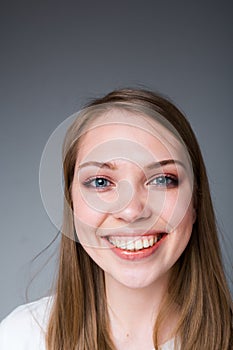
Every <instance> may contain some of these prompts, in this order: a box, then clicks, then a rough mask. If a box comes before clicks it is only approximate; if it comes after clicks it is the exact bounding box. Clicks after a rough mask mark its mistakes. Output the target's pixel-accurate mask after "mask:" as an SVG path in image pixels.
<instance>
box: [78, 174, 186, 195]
mask: <svg viewBox="0 0 233 350" xmlns="http://www.w3.org/2000/svg"><path fill="white" fill-rule="evenodd" d="M97 180H102V181H105V184H106V182H107V183H109V185H106V186H103V185H102V186H103V187H101V186H100V187H98V186H93V185H92V183H93V182H94V181H97ZM156 180H157V181H158V180H160V181H161V180H162V181H163V183H162V182H160V183H157V184H155V185H154V186H156V187H157V188H158V187H159V188H166V189H170V188H176V187H178V185H179V181H178V178H177V177H176V176H174V175H170V174H169V175H168V174H162V175H157V176H155V177H154V178H152V179H151V180H150V181H148V182H147V185H152V186H153V181H156ZM164 181H166V183H164ZM83 185H84V186H86V187H88V188H93V189H96V190H97V191H103V190H106V189H109V188H111V187H114V184H113V182H112V181H110V180H109V179H108V178H106V177H105V176H96V177H92V178H89V179H87V180H86V181H84V183H83Z"/></svg>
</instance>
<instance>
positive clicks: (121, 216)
mask: <svg viewBox="0 0 233 350" xmlns="http://www.w3.org/2000/svg"><path fill="white" fill-rule="evenodd" d="M145 192H146V191H145ZM145 192H144V193H142V191H141V192H139V191H134V194H133V196H132V198H130V200H129V201H128V203H127V204H126V205H125V206H123V207H122V208H121V209H120V210H119V211H117V212H115V213H114V214H113V215H114V216H115V218H116V219H118V220H123V221H125V222H134V221H139V220H144V219H148V218H149V217H150V216H151V215H152V210H151V208H150V207H149V204H148V203H147V202H148V200H147V199H148V198H147V195H146V193H145Z"/></svg>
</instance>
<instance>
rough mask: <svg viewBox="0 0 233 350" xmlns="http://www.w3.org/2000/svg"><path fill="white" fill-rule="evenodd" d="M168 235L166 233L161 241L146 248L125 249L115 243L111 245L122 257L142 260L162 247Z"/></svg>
mask: <svg viewBox="0 0 233 350" xmlns="http://www.w3.org/2000/svg"><path fill="white" fill-rule="evenodd" d="M166 237H167V235H164V236H163V237H162V238H161V239H160V241H158V242H157V243H155V244H154V245H153V246H152V247H148V248H144V249H141V250H137V251H131V250H123V249H120V248H117V247H114V246H113V245H111V249H112V251H113V252H114V253H115V254H116V255H117V256H119V257H120V258H121V259H125V260H141V259H145V258H147V257H149V256H151V255H152V254H154V252H155V251H156V250H157V249H158V248H159V247H160V245H161V244H162V243H163V241H164V240H165V239H166ZM110 244H111V243H110Z"/></svg>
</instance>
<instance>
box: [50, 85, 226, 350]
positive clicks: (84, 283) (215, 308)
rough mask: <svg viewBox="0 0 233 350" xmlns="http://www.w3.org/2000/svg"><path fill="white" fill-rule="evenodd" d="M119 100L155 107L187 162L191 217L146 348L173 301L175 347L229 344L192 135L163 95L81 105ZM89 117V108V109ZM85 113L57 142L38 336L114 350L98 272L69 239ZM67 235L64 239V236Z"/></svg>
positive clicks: (60, 349)
mask: <svg viewBox="0 0 233 350" xmlns="http://www.w3.org/2000/svg"><path fill="white" fill-rule="evenodd" d="M115 102H118V103H119V102H124V103H126V104H127V103H128V104H132V105H134V106H139V107H140V106H141V107H145V108H147V109H149V110H152V111H155V112H158V113H159V114H160V115H162V116H163V118H165V119H166V120H167V121H168V122H169V123H171V124H172V125H173V127H174V128H175V129H176V130H177V131H178V133H179V135H180V137H181V139H182V140H183V142H184V144H185V146H186V148H187V150H188V152H189V156H190V159H191V162H192V167H193V174H194V193H193V196H194V202H195V208H196V222H195V224H194V226H193V232H192V235H191V239H190V241H189V243H188V246H187V247H186V249H185V251H184V252H183V254H182V255H181V257H180V258H179V259H178V261H177V262H176V263H175V265H174V266H173V273H172V274H171V276H172V277H171V280H170V282H169V288H168V293H167V295H166V296H165V297H164V300H163V302H162V304H161V308H160V312H159V315H158V317H157V321H156V324H155V326H154V346H155V349H158V334H159V332H160V327H161V325H162V324H163V323H164V322H166V320H167V316H168V315H169V310H170V309H171V308H172V307H173V306H174V305H178V306H179V321H178V324H177V327H176V329H175V330H174V334H173V335H176V336H177V337H176V339H178V340H179V346H180V349H181V350H200V349H205V350H220V349H221V350H230V349H232V345H233V344H232V334H233V330H232V329H233V325H232V318H233V316H232V314H233V313H232V301H231V295H230V292H229V288H228V286H227V282H226V278H225V275H224V271H223V264H222V260H221V252H220V247H219V241H218V235H217V229H216V223H215V215H214V210H213V206H212V201H211V197H210V190H209V184H208V179H207V175H206V170H205V165H204V162H203V158H202V155H201V152H200V149H199V146H198V143H197V140H196V137H195V135H194V133H193V131H192V129H191V127H190V125H189V123H188V121H187V120H186V118H185V117H184V116H183V114H182V113H181V112H180V111H179V110H178V109H177V108H176V107H175V106H174V105H173V104H172V103H171V102H170V101H168V100H167V99H166V98H164V97H161V96H160V95H158V94H155V93H153V92H150V91H145V90H135V89H122V90H118V91H113V92H112V93H110V94H108V95H107V96H105V97H104V98H100V99H97V100H95V101H93V102H92V103H91V104H89V106H88V107H90V108H92V110H95V108H96V110H98V108H99V107H100V110H102V111H104V109H106V108H108V107H109V104H111V103H115ZM94 114H95V113H94ZM91 118H93V114H88V113H86V114H84V115H83V116H82V118H78V119H77V120H76V121H75V123H74V125H73V126H72V127H71V128H70V129H69V131H68V133H67V137H66V139H65V142H64V150H63V153H64V163H63V167H64V169H63V170H64V182H65V203H66V205H65V206H64V219H63V228H62V230H64V232H66V234H64V235H62V239H61V246H60V264H59V271H58V278H57V283H56V290H55V296H54V303H53V308H52V311H51V316H50V320H49V325H48V329H47V335H46V343H47V350H90V349H91V350H116V348H115V346H114V344H113V341H112V339H111V332H110V325H109V316H108V310H107V303H106V294H105V281H104V273H103V271H102V270H101V268H100V267H99V266H98V265H96V263H95V262H94V261H93V260H92V259H91V258H90V257H89V255H88V254H87V253H86V252H85V250H84V249H83V248H82V246H81V244H79V243H78V242H76V241H75V232H74V226H73V217H72V211H71V210H70V208H72V197H71V186H72V181H73V175H74V167H75V162H76V158H77V152H78V144H79V142H80V138H79V136H80V135H81V133H82V131H83V130H84V129H85V126H86V125H87V124H88V121H89V120H90V119H91ZM67 232H69V234H70V238H69V237H67Z"/></svg>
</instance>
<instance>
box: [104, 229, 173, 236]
mask: <svg viewBox="0 0 233 350" xmlns="http://www.w3.org/2000/svg"><path fill="white" fill-rule="evenodd" d="M106 231H107V230H106ZM161 233H166V234H167V233H168V232H167V231H165V230H148V231H145V230H144V231H142V230H126V231H124V232H122V231H120V230H119V231H111V232H108V234H107V233H106V234H103V235H100V236H101V237H102V238H108V237H122V238H123V237H129V238H130V237H134V238H135V237H146V236H157V235H159V234H161Z"/></svg>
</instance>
